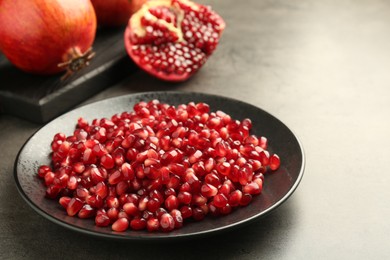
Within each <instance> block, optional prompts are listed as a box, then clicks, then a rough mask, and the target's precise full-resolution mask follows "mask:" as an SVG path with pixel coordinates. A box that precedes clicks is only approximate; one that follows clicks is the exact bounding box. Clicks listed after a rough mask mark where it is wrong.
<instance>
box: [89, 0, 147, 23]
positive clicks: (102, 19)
mask: <svg viewBox="0 0 390 260" xmlns="http://www.w3.org/2000/svg"><path fill="white" fill-rule="evenodd" d="M146 1H147V0H110V1H107V0H91V2H92V5H93V7H94V9H95V12H96V17H97V22H98V25H99V26H121V25H126V24H127V23H128V21H129V18H130V16H131V15H132V14H133V13H135V12H137V11H138V9H140V8H141V6H142V5H143V4H144V3H145V2H146Z"/></svg>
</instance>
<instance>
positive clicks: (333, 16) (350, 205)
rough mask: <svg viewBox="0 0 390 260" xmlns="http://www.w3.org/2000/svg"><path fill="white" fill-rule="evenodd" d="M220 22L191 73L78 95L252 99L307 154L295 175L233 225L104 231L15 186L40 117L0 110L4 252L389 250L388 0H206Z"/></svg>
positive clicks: (279, 255) (162, 255)
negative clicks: (31, 199)
mask: <svg viewBox="0 0 390 260" xmlns="http://www.w3.org/2000/svg"><path fill="white" fill-rule="evenodd" d="M202 2H203V3H207V4H211V5H212V6H213V7H214V9H215V10H217V11H218V12H219V13H220V14H221V15H222V16H223V17H224V18H225V19H226V22H227V29H226V32H225V34H224V35H223V38H222V41H221V44H220V46H219V48H218V50H217V51H216V52H215V54H214V55H213V56H212V57H211V58H210V60H209V61H208V63H207V64H206V66H205V67H204V68H203V69H202V70H201V71H200V72H199V73H198V74H197V75H195V76H194V77H193V78H192V79H191V80H189V81H188V82H185V83H182V84H175V85H172V84H168V83H163V82H160V81H158V80H156V79H153V78H150V77H149V76H147V75H146V74H144V73H143V72H137V73H135V74H132V75H131V77H129V78H127V79H126V80H124V81H122V82H121V83H120V84H117V85H115V86H112V87H111V88H109V89H107V90H105V91H103V92H101V93H100V94H98V95H96V96H94V97H93V98H91V99H90V100H88V101H87V102H85V103H89V102H93V101H97V100H102V99H104V98H107V97H113V96H118V95H122V94H129V93H135V92H141V91H153V90H179V91H198V92H205V93H211V94H220V95H224V96H228V97H234V98H237V99H240V100H243V101H246V102H248V103H250V104H254V105H256V106H258V107H260V108H262V109H264V110H266V111H268V112H270V113H271V114H273V115H275V116H276V117H278V118H279V119H280V120H282V121H283V122H284V123H286V124H287V125H288V126H289V127H290V128H291V129H292V130H293V131H294V132H295V133H296V134H297V136H298V137H299V138H300V140H301V141H302V144H303V146H304V148H305V153H306V156H307V162H306V170H305V175H304V177H303V180H302V182H301V184H300V186H299V187H298V189H297V191H296V192H295V193H294V194H293V196H292V197H291V198H290V199H289V200H288V201H287V202H286V203H284V204H283V205H282V206H281V207H279V208H278V209H277V210H276V211H274V212H273V213H272V214H270V215H268V216H266V217H265V218H262V219H260V220H258V221H256V222H254V223H252V224H250V225H248V226H245V227H243V228H242V229H240V230H235V231H232V232H229V233H225V234H221V235H215V236H212V237H209V238H203V239H195V240H189V241H177V242H174V243H137V242H118V241H109V240H103V239H99V238H94V237H90V236H85V235H80V234H78V233H75V232H74V231H70V230H67V229H64V228H62V227H59V226H57V225H55V224H53V223H51V222H50V221H48V220H46V219H44V218H43V217H41V216H40V215H38V214H37V213H35V211H33V210H32V209H30V208H29V206H28V205H27V204H26V203H25V202H24V201H23V200H22V198H21V197H20V196H19V195H18V194H17V190H16V187H15V184H14V180H13V163H14V160H15V158H16V156H17V153H18V151H19V149H20V148H21V146H22V145H23V143H24V142H25V141H26V140H27V138H28V137H29V136H30V135H31V134H32V133H33V132H34V131H35V130H37V129H38V128H39V127H41V126H40V125H37V124H32V123H29V122H27V121H24V120H21V119H18V118H14V117H11V116H7V115H0V136H1V137H0V147H1V149H0V158H1V162H0V170H1V173H0V201H1V204H0V205H1V207H0V230H1V232H0V252H1V253H0V258H1V259H39V258H40V259H52V258H58V259H66V258H69V257H73V258H74V259H127V258H129V259H200V258H203V259H209V258H210V259H386V258H389V257H390V247H389V242H388V238H389V237H390V224H389V217H390V207H389V204H388V201H389V197H390V189H389V188H388V186H389V182H390V175H389V173H388V171H389V158H390V149H389V147H390V138H389V133H390V120H389V117H390V88H389V85H390V73H389V72H388V68H389V67H390V45H389V41H390V3H389V2H387V1H381V0H370V1H369V0H362V1H349V0H341V1H336V0H324V1H308V0H303V1H296V0H294V1H282V0H277V1H267V0H261V1H257V0H247V1H233V0H223V1H222V0H220V1H216V0H214V1H202Z"/></svg>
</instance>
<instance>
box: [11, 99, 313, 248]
mask: <svg viewBox="0 0 390 260" xmlns="http://www.w3.org/2000/svg"><path fill="white" fill-rule="evenodd" d="M150 94H152V95H161V94H165V95H167V94H168V95H172V94H173V95H198V96H199V95H201V96H207V97H209V98H219V99H221V98H222V99H226V100H230V101H232V102H239V103H242V104H243V105H249V106H251V107H253V108H255V109H260V110H262V111H263V112H264V113H266V114H267V115H268V116H270V117H272V118H273V120H277V121H279V123H280V124H282V125H283V126H284V127H286V128H287V129H288V130H289V131H290V132H291V134H292V136H293V137H294V138H295V140H296V142H297V144H298V147H299V149H300V155H301V158H302V160H301V162H300V163H301V167H300V169H299V173H298V175H297V178H296V180H295V181H294V183H293V185H292V186H291V187H290V188H289V189H288V192H287V193H285V194H284V195H283V197H281V198H280V199H279V200H278V201H276V202H275V203H273V204H272V205H271V206H270V207H268V208H267V209H265V210H263V211H261V212H259V213H257V214H255V215H253V216H251V217H249V218H244V219H241V220H239V221H237V222H234V223H231V224H228V225H224V226H221V227H217V228H213V229H208V230H203V231H199V232H191V233H181V234H174V235H170V234H171V233H170V232H168V233H163V232H161V233H160V232H159V236H153V235H150V236H143V235H142V234H144V233H141V232H139V234H140V235H132V236H127V235H123V234H126V233H123V232H116V233H115V232H114V231H113V232H112V233H102V232H97V231H93V230H90V229H88V228H84V227H81V226H76V225H74V224H71V223H68V222H66V221H64V220H61V219H58V218H56V217H53V216H52V215H51V214H48V213H46V212H45V211H44V210H42V209H41V208H40V207H39V206H38V205H36V204H35V203H34V202H33V201H32V200H31V199H30V197H29V196H28V195H27V194H26V193H25V191H24V189H23V188H22V186H21V184H20V181H19V178H18V171H17V168H18V167H17V166H18V163H19V159H20V156H21V154H22V152H23V151H24V148H25V147H26V145H27V144H28V143H29V142H30V140H31V139H32V138H33V137H34V136H36V134H37V133H38V132H39V131H41V130H42V129H43V128H44V127H46V126H48V125H49V124H52V123H53V122H54V121H56V120H57V119H60V118H64V117H67V116H69V115H70V114H71V113H73V112H74V111H76V110H78V109H81V108H86V107H89V106H93V105H95V104H96V103H103V102H104V103H105V102H108V103H109V102H110V101H112V100H115V99H118V98H119V99H125V98H134V97H137V96H140V97H141V96H145V95H150ZM305 166H306V155H305V151H304V148H303V145H302V142H301V141H300V139H299V137H298V136H297V135H296V133H295V132H294V131H293V130H292V129H291V128H290V127H288V126H287V125H286V124H285V123H284V122H283V121H281V120H280V119H278V118H277V117H275V116H274V115H273V114H271V113H269V112H268V111H266V110H264V109H262V108H260V107H258V106H255V105H253V104H251V103H248V102H244V101H241V100H238V99H235V98H231V97H226V96H223V95H216V94H208V93H203V92H194V91H188V92H187V91H147V92H138V93H131V94H124V95H119V96H115V97H110V98H106V99H102V100H97V101H94V102H91V103H88V104H85V105H82V106H78V107H76V108H73V109H72V110H69V111H68V112H66V113H64V114H62V115H60V116H58V117H56V118H54V119H52V120H50V121H49V122H47V123H45V124H43V125H42V126H41V127H39V128H38V129H37V130H36V131H35V132H33V133H32V134H31V136H30V137H29V138H28V139H27V140H26V141H25V142H24V144H23V145H22V146H21V148H20V150H19V151H18V153H17V156H16V159H15V162H14V181H15V184H16V187H17V190H18V193H19V194H20V196H21V197H22V198H23V199H24V201H25V202H27V204H28V205H29V206H30V207H31V208H33V209H34V210H35V211H36V212H37V213H38V214H39V215H41V216H42V217H44V218H46V219H48V220H50V221H51V222H53V223H55V224H58V225H60V226H62V227H64V228H67V229H70V230H72V231H76V232H80V233H83V234H87V235H91V236H95V237H102V238H109V239H119V240H133V241H137V240H139V241H141V240H142V241H161V240H166V239H183V238H193V237H200V236H204V235H208V234H214V233H217V232H221V231H228V230H232V229H234V228H237V227H240V226H242V225H244V224H249V223H251V222H252V221H254V220H256V219H259V218H262V217H264V216H266V215H268V214H269V213H271V212H272V211H274V210H275V209H277V208H278V207H279V206H281V205H282V204H283V203H284V202H286V201H287V200H288V199H289V198H290V197H291V195H292V194H293V193H294V192H295V191H296V189H297V187H298V186H299V184H300V183H301V181H302V179H303V175H304V170H305ZM137 232H138V231H134V234H137Z"/></svg>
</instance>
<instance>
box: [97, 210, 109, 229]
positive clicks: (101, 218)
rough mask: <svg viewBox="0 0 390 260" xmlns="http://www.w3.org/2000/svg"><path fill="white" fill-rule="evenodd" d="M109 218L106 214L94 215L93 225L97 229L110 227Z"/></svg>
mask: <svg viewBox="0 0 390 260" xmlns="http://www.w3.org/2000/svg"><path fill="white" fill-rule="evenodd" d="M110 222H111V221H110V218H109V217H108V216H107V214H103V213H102V214H96V216H95V224H96V226H98V227H107V226H108V225H110Z"/></svg>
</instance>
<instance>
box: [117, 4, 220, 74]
mask: <svg viewBox="0 0 390 260" xmlns="http://www.w3.org/2000/svg"><path fill="white" fill-rule="evenodd" d="M224 28H225V22H224V20H223V19H222V18H221V16H219V15H218V14H217V13H216V12H214V11H213V10H212V9H211V8H210V7H209V6H204V5H201V4H198V3H194V2H191V1H188V0H155V1H149V2H147V3H145V4H144V5H143V6H142V7H141V9H140V10H139V11H138V12H136V13H135V14H133V16H132V17H131V18H130V21H129V24H128V26H127V28H126V31H125V36H124V37H125V46H126V50H127V52H128V54H129V56H130V57H131V58H132V59H133V60H134V62H135V63H136V64H137V65H138V66H139V67H141V68H142V69H143V70H145V71H146V72H148V73H149V74H151V75H153V76H155V77H157V78H160V79H162V80H166V81H184V80H186V79H188V78H189V77H191V76H192V75H193V74H194V73H196V72H197V71H198V70H199V69H200V68H201V67H202V66H203V64H204V63H205V62H206V60H207V59H208V57H209V56H210V55H211V54H212V53H213V51H214V50H215V49H216V47H217V45H218V43H219V39H220V37H221V34H222V32H223V30H224Z"/></svg>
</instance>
